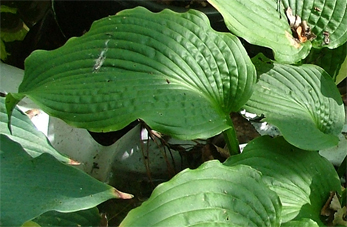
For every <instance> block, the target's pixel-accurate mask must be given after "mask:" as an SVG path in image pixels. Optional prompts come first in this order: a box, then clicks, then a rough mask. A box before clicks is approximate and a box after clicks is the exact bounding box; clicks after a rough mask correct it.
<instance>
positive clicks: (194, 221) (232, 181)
mask: <svg viewBox="0 0 347 227" xmlns="http://www.w3.org/2000/svg"><path fill="white" fill-rule="evenodd" d="M280 213H281V205H280V202H279V200H278V197H277V195H276V194H275V193H274V192H273V191H271V190H270V189H269V188H268V187H266V186H265V184H264V183H263V182H262V177H261V175H260V173H259V172H258V171H255V170H254V169H252V168H250V167H249V166H243V165H238V166H233V167H227V166H225V165H222V164H221V163H220V162H219V161H210V162H207V163H204V164H202V165H201V166H200V167H199V168H198V169H195V170H189V169H186V170H184V171H182V172H180V173H179V174H178V175H176V176H175V177H174V178H172V179H171V180H170V181H168V182H166V183H163V184H161V185H159V186H158V187H157V188H156V189H154V191H153V193H152V195H151V197H150V198H149V199H148V200H147V201H146V202H144V203H143V204H142V205H141V206H140V207H138V208H135V209H134V210H132V211H130V213H129V214H128V215H127V217H126V218H125V219H124V220H123V222H122V223H121V224H120V226H121V227H126V226H176V227H178V226H185V227H187V226H215V225H218V226H279V224H280Z"/></svg>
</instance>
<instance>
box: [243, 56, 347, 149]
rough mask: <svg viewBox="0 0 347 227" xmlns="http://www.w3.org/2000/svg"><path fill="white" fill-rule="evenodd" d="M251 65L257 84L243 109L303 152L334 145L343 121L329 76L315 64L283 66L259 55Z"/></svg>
mask: <svg viewBox="0 0 347 227" xmlns="http://www.w3.org/2000/svg"><path fill="white" fill-rule="evenodd" d="M253 63H254V65H255V67H256V69H257V73H258V77H259V81H258V83H257V85H256V86H255V89H254V93H253V96H252V97H251V98H250V100H248V102H247V103H246V105H245V108H246V110H248V111H249V112H254V113H257V114H259V115H261V114H264V116H265V120H266V121H267V122H270V123H272V124H274V125H276V126H277V127H278V128H279V130H280V131H281V133H282V135H283V136H284V138H285V139H286V140H287V141H288V142H289V143H291V144H293V145H295V146H297V147H299V148H302V149H305V150H321V149H324V148H328V147H332V146H336V145H337V143H338V141H339V139H338V137H337V135H338V134H339V133H340V132H341V130H342V126H343V123H344V120H345V112H344V105H343V102H342V100H341V95H340V93H339V91H338V89H337V87H336V85H335V83H334V81H333V80H332V79H331V77H330V76H329V75H328V74H327V73H326V72H325V71H324V70H323V69H321V68H319V67H318V66H315V65H300V66H293V65H286V64H278V63H276V62H272V61H270V60H269V59H267V58H265V57H264V56H262V55H259V56H256V57H255V58H254V59H253Z"/></svg>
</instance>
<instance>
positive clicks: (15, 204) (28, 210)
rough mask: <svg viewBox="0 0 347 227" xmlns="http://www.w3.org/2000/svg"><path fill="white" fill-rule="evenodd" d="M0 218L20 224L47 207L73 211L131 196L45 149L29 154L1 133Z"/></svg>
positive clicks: (9, 222) (5, 222) (6, 224)
mask: <svg viewBox="0 0 347 227" xmlns="http://www.w3.org/2000/svg"><path fill="white" fill-rule="evenodd" d="M0 143H1V150H0V158H1V165H0V173H1V177H0V185H1V192H0V210H1V217H0V222H1V224H2V225H3V226H19V225H22V224H23V223H24V222H26V221H28V220H31V219H33V218H35V217H37V216H38V215H40V214H42V213H45V212H47V211H51V210H56V211H60V212H74V211H78V210H84V209H89V208H92V207H94V206H96V205H98V204H99V203H101V202H104V201H106V200H108V199H111V198H131V196H130V195H128V194H125V193H122V192H120V191H118V190H116V189H115V188H113V187H111V186H109V185H107V184H104V183H101V182H100V181H97V180H96V179H94V178H92V177H91V176H89V175H87V174H86V173H84V172H82V171H81V170H78V169H76V168H74V167H72V166H68V165H65V164H63V163H61V162H59V161H57V160H56V159H55V158H54V157H53V156H51V155H50V154H47V153H44V154H42V155H40V156H38V157H36V158H32V157H30V156H29V155H28V154H27V153H26V152H25V151H24V150H23V148H22V147H21V146H20V145H19V144H18V143H16V142H14V141H12V140H10V139H9V138H8V137H7V136H5V135H2V134H1V135H0Z"/></svg>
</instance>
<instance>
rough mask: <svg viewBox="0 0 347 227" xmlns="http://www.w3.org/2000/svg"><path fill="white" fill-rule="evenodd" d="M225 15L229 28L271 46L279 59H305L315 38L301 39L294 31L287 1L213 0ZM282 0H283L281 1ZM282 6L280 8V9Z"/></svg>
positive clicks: (254, 42)
mask: <svg viewBox="0 0 347 227" xmlns="http://www.w3.org/2000/svg"><path fill="white" fill-rule="evenodd" d="M208 2H209V3H211V4H212V5H213V6H214V7H215V8H216V9H217V10H218V11H219V12H220V13H221V14H222V16H223V18H224V21H225V24H226V26H227V27H228V29H229V30H230V31H231V32H232V33H233V34H235V35H237V36H239V37H242V38H243V39H245V40H246V41H247V42H249V43H251V44H255V45H258V46H264V47H268V48H271V49H272V50H273V52H274V57H275V59H276V61H279V62H283V63H295V62H298V61H300V60H301V59H304V58H305V57H306V56H307V55H308V54H309V51H310V49H311V46H312V45H311V42H310V41H307V42H305V43H300V42H298V41H296V40H295V39H294V37H293V35H292V31H291V28H290V26H289V24H288V21H287V17H286V15H285V12H284V10H283V5H282V4H280V6H278V5H277V1H275V0H261V1H259V0H248V1H243V0H209V1H208ZM280 2H281V1H280ZM278 7H280V9H281V10H280V11H277V9H278Z"/></svg>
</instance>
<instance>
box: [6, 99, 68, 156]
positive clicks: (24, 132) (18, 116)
mask: <svg viewBox="0 0 347 227" xmlns="http://www.w3.org/2000/svg"><path fill="white" fill-rule="evenodd" d="M6 100H8V99H6ZM11 114H12V118H11V119H12V123H11V128H12V133H10V131H9V129H8V128H7V117H6V108H5V99H4V98H0V126H1V127H0V134H4V135H7V136H8V137H9V138H10V139H11V140H14V141H16V142H18V143H20V144H21V146H22V147H23V149H24V150H25V151H26V152H27V153H28V154H29V155H30V156H31V157H33V158H35V157H37V156H39V155H41V154H42V153H49V154H51V155H53V156H54V157H55V158H56V159H58V160H60V161H63V162H66V163H71V159H69V158H68V157H66V156H64V155H62V154H60V153H59V152H58V151H57V150H55V149H54V148H53V147H52V145H51V144H50V142H49V141H48V139H47V138H46V136H45V135H44V134H43V133H42V132H39V131H38V130H37V129H36V128H35V126H34V125H33V123H32V122H31V120H30V119H29V118H28V116H26V115H25V114H24V113H22V112H21V111H20V110H19V109H18V108H15V109H14V110H13V111H12V112H11Z"/></svg>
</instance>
